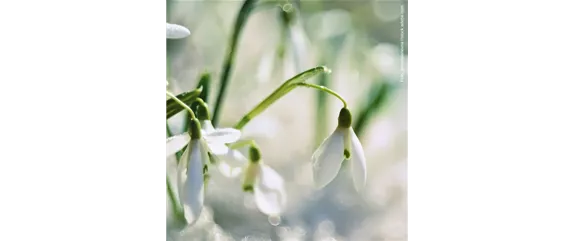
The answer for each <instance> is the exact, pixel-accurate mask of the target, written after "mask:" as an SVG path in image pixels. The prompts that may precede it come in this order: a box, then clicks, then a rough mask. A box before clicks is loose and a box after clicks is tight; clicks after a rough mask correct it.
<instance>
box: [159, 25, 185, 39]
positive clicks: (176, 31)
mask: <svg viewBox="0 0 574 241" xmlns="http://www.w3.org/2000/svg"><path fill="white" fill-rule="evenodd" d="M165 29H166V38H168V39H180V38H185V37H187V36H189V35H190V34H191V32H189V29H187V28H186V27H184V26H181V25H177V24H171V23H166V28H165Z"/></svg>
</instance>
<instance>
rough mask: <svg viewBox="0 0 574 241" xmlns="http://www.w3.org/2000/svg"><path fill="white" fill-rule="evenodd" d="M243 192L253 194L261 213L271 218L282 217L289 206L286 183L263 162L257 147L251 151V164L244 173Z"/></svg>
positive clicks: (253, 147) (252, 147)
mask: <svg viewBox="0 0 574 241" xmlns="http://www.w3.org/2000/svg"><path fill="white" fill-rule="evenodd" d="M244 174H245V175H244V179H243V190H244V191H246V192H253V195H254V197H255V204H256V205H257V208H258V209H259V211H261V212H262V213H264V214H267V215H269V216H276V215H280V214H281V213H282V212H283V211H284V209H285V206H286V205H287V195H286V192H285V181H284V180H283V177H281V175H279V173H277V172H276V171H275V170H273V168H271V167H269V166H267V165H266V164H264V163H263V161H262V160H261V153H260V152H259V149H258V148H257V147H256V146H251V148H250V149H249V164H247V168H246V170H245V172H244Z"/></svg>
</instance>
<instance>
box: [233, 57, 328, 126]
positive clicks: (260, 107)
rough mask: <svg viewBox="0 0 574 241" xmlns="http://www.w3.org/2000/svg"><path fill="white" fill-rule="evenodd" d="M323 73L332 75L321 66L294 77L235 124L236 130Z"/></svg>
mask: <svg viewBox="0 0 574 241" xmlns="http://www.w3.org/2000/svg"><path fill="white" fill-rule="evenodd" d="M321 73H327V74H328V73H331V70H330V69H328V68H327V67H325V66H319V67H315V68H312V69H308V70H306V71H304V72H302V73H299V74H298V75H296V76H294V77H293V78H291V79H288V80H287V81H285V82H283V84H281V86H279V87H278V88H277V89H275V91H273V93H271V94H270V95H269V96H267V97H266V98H265V99H264V100H263V101H261V102H260V103H259V104H257V106H255V107H254V108H253V109H252V110H251V111H249V112H248V113H247V114H245V115H244V116H243V117H242V118H241V120H239V122H237V124H235V127H234V128H235V129H238V130H241V128H243V127H244V126H245V125H247V123H249V121H251V120H252V119H253V118H255V116H257V115H259V114H260V113H261V112H263V111H264V110H266V109H267V108H268V107H269V106H270V105H271V104H273V103H275V101H277V100H279V99H280V98H281V97H283V96H285V95H286V94H287V93H289V92H290V91H291V90H293V89H295V87H297V85H296V84H297V83H302V82H305V81H306V80H307V79H309V78H311V77H313V76H315V75H318V74H321Z"/></svg>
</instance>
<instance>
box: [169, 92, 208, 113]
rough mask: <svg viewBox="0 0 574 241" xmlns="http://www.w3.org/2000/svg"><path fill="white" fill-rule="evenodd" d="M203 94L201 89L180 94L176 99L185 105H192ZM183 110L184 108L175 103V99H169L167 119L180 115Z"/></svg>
mask: <svg viewBox="0 0 574 241" xmlns="http://www.w3.org/2000/svg"><path fill="white" fill-rule="evenodd" d="M201 92H202V90H201V88H199V89H195V90H192V91H189V92H185V93H182V94H179V95H177V96H176V97H177V98H178V99H180V100H181V101H183V103H185V104H186V105H190V104H191V103H192V102H193V101H194V100H195V99H196V98H197V97H198V96H199V94H201ZM182 110H183V107H182V106H181V105H179V104H178V103H177V102H175V101H174V100H173V99H168V100H167V101H166V114H167V117H166V119H169V118H170V117H172V116H174V115H175V114H177V113H179V112H180V111H182Z"/></svg>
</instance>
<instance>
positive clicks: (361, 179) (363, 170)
mask: <svg viewBox="0 0 574 241" xmlns="http://www.w3.org/2000/svg"><path fill="white" fill-rule="evenodd" d="M351 121H352V120H351V112H350V111H349V110H348V109H347V108H342V109H341V111H340V112H339V124H338V126H337V128H336V129H335V131H334V132H333V133H332V134H331V135H330V136H329V137H327V138H325V140H324V141H323V142H322V143H321V145H320V146H319V147H318V148H317V150H316V151H315V152H314V153H313V156H312V157H311V160H312V163H313V178H314V181H315V186H316V187H317V188H323V187H325V186H326V185H327V184H329V183H330V182H331V181H333V179H335V177H336V176H337V174H338V173H339V169H340V168H341V164H342V163H343V160H345V159H347V160H349V161H350V162H351V173H352V175H353V184H354V186H355V189H357V190H361V189H362V188H363V187H364V186H365V183H366V181H367V167H366V159H365V153H364V151H363V146H362V145H361V142H360V141H359V138H358V137H357V135H356V134H355V131H354V130H353V127H351Z"/></svg>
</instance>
